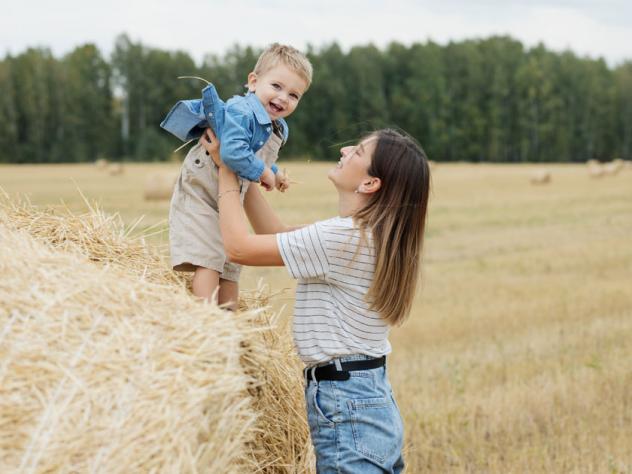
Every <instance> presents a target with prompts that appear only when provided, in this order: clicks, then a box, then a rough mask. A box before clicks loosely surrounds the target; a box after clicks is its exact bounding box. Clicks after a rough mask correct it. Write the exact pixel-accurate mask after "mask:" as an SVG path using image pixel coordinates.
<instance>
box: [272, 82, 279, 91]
mask: <svg viewBox="0 0 632 474" xmlns="http://www.w3.org/2000/svg"><path fill="white" fill-rule="evenodd" d="M272 87H274V88H275V89H276V90H279V89H280V88H281V86H280V85H278V84H277V83H276V82H274V83H272Z"/></svg>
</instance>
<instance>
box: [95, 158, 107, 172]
mask: <svg viewBox="0 0 632 474" xmlns="http://www.w3.org/2000/svg"><path fill="white" fill-rule="evenodd" d="M94 164H95V166H96V167H97V168H99V169H100V170H104V169H106V168H107V167H108V160H106V159H105V158H99V159H98V160H96V161H95V162H94Z"/></svg>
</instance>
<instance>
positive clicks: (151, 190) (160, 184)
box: [144, 171, 178, 201]
mask: <svg viewBox="0 0 632 474" xmlns="http://www.w3.org/2000/svg"><path fill="white" fill-rule="evenodd" d="M177 179H178V173H177V172H167V171H162V172H155V173H151V174H149V175H148V176H147V179H146V180H145V192H144V197H145V200H147V201H152V200H155V201H160V200H165V199H170V198H171V194H172V193H173V186H174V185H175V184H176V180H177Z"/></svg>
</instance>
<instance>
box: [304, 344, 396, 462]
mask: <svg viewBox="0 0 632 474" xmlns="http://www.w3.org/2000/svg"><path fill="white" fill-rule="evenodd" d="M362 359H367V357H366V356H362V355H356V356H348V357H341V358H340V361H341V362H344V361H349V360H362ZM309 373H310V372H309V369H307V375H308V377H309ZM350 375H351V377H350V378H349V380H344V381H339V380H321V381H320V382H314V381H310V382H309V383H308V384H307V386H306V387H305V401H306V404H307V421H308V423H309V429H310V433H311V435H312V443H313V444H314V450H315V452H316V471H317V472H318V473H349V474H350V473H361V474H371V473H399V472H401V471H402V470H403V469H404V460H403V458H402V444H403V434H404V426H403V424H402V418H401V416H400V413H399V409H398V407H397V404H396V403H395V399H394V398H393V392H392V390H391V385H390V383H389V382H388V378H387V376H386V366H384V367H379V368H377V369H370V370H358V371H353V372H350Z"/></svg>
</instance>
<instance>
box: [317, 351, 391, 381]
mask: <svg viewBox="0 0 632 474" xmlns="http://www.w3.org/2000/svg"><path fill="white" fill-rule="evenodd" d="M384 364H386V356H382V357H379V358H377V359H366V360H351V361H349V362H341V363H340V369H341V370H338V369H337V368H336V364H329V365H323V366H320V367H316V368H315V369H311V368H309V369H305V380H306V382H307V383H309V382H310V381H312V380H313V378H315V379H316V381H317V382H319V381H321V380H349V377H351V375H350V374H349V372H353V371H354V370H369V369H377V368H378V367H382V366H383V365H384ZM312 371H313V378H312Z"/></svg>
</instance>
